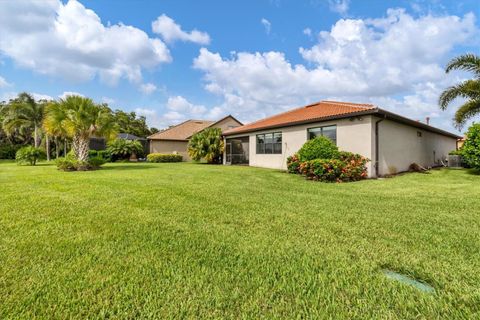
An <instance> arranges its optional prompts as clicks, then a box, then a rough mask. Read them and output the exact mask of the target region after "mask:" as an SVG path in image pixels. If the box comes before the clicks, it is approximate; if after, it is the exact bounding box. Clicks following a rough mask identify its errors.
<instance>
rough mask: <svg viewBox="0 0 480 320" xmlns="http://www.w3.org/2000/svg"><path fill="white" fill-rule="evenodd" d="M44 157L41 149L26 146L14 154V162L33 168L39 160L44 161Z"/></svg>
mask: <svg viewBox="0 0 480 320" xmlns="http://www.w3.org/2000/svg"><path fill="white" fill-rule="evenodd" d="M45 156H46V154H45V151H43V150H42V149H40V148H35V147H32V146H28V147H23V148H20V149H18V151H17V153H16V154H15V160H16V161H17V163H18V164H29V165H31V166H34V165H36V164H37V161H38V160H39V159H44V158H45Z"/></svg>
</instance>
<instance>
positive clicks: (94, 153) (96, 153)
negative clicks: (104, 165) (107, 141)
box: [88, 150, 111, 162]
mask: <svg viewBox="0 0 480 320" xmlns="http://www.w3.org/2000/svg"><path fill="white" fill-rule="evenodd" d="M88 158H89V159H92V158H102V159H103V160H105V162H109V161H110V160H111V157H110V152H108V150H90V151H88Z"/></svg>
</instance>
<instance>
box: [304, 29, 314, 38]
mask: <svg viewBox="0 0 480 320" xmlns="http://www.w3.org/2000/svg"><path fill="white" fill-rule="evenodd" d="M303 34H304V35H306V36H309V37H311V36H312V29H310V28H305V29H303Z"/></svg>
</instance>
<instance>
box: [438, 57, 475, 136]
mask: <svg viewBox="0 0 480 320" xmlns="http://www.w3.org/2000/svg"><path fill="white" fill-rule="evenodd" d="M452 70H464V71H470V72H472V73H473V76H474V78H473V79H470V80H465V81H463V82H461V83H459V84H457V85H454V86H451V87H449V88H447V89H446V90H445V91H443V92H442V94H441V95H440V98H439V100H438V103H439V105H440V108H441V109H442V110H445V109H447V107H448V105H449V104H450V103H451V102H452V101H453V100H455V99H456V98H465V99H467V101H466V102H465V103H464V104H463V105H462V106H460V108H458V110H457V112H456V113H455V118H454V121H455V125H456V126H457V127H458V128H461V127H462V126H463V125H464V124H465V122H466V121H467V120H468V119H470V118H472V117H474V116H475V115H477V114H480V57H478V56H476V55H474V54H464V55H461V56H459V57H456V58H454V59H452V60H451V61H450V62H449V63H448V64H447V67H446V69H445V72H446V73H449V72H450V71H452Z"/></svg>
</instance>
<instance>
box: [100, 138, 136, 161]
mask: <svg viewBox="0 0 480 320" xmlns="http://www.w3.org/2000/svg"><path fill="white" fill-rule="evenodd" d="M107 152H108V153H109V154H110V157H111V159H112V161H116V160H122V159H128V158H130V156H131V155H132V154H135V155H137V156H142V155H143V146H142V144H141V143H140V142H138V141H136V140H125V139H116V140H114V141H112V142H110V143H109V144H108V147H107Z"/></svg>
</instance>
